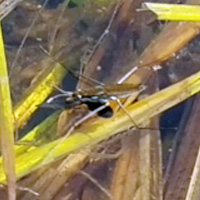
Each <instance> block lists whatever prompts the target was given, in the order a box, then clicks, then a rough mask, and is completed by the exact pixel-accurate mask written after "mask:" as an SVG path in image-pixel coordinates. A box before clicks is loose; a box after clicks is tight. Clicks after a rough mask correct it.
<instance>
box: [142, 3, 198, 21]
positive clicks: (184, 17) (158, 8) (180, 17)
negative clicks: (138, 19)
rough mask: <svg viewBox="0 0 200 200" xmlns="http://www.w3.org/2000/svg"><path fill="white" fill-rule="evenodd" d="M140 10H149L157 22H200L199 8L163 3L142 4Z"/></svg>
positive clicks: (196, 6)
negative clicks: (156, 18)
mask: <svg viewBox="0 0 200 200" xmlns="http://www.w3.org/2000/svg"><path fill="white" fill-rule="evenodd" d="M142 9H145V10H150V11H152V12H153V13H154V14H156V15H157V17H158V19H159V20H167V21H193V22H194V21H200V6H198V5H184V4H181V5H180V4H165V3H147V2H146V3H143V4H142Z"/></svg>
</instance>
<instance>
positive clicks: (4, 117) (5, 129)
mask: <svg viewBox="0 0 200 200" xmlns="http://www.w3.org/2000/svg"><path fill="white" fill-rule="evenodd" d="M0 125H1V126H0V134H1V137H0V139H1V152H2V156H3V167H4V170H5V174H6V179H7V183H8V196H9V200H14V199H16V192H15V188H16V181H15V152H14V119H13V113H12V103H11V96H10V88H9V79H8V71H7V64H6V57H5V51H4V43H3V37H2V30H1V27H0Z"/></svg>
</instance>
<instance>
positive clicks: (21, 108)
mask: <svg viewBox="0 0 200 200" xmlns="http://www.w3.org/2000/svg"><path fill="white" fill-rule="evenodd" d="M51 64H52V63H51ZM65 74H66V69H65V68H64V67H63V66H61V65H60V64H59V63H57V64H54V65H53V66H49V69H48V70H46V71H45V73H44V74H42V75H41V76H40V77H39V78H38V80H37V81H36V82H35V83H34V85H32V86H31V87H30V89H29V90H28V91H27V92H26V94H25V97H24V98H23V99H22V100H21V102H19V103H18V104H17V105H16V106H15V108H14V117H15V121H16V129H17V128H19V127H22V126H23V125H24V124H25V123H26V122H27V120H28V119H29V118H30V117H31V115H32V114H33V113H34V112H35V110H36V109H38V106H39V105H41V104H42V103H43V102H44V100H45V99H46V98H47V97H48V96H49V95H50V94H51V93H52V91H53V90H54V89H55V85H58V84H59V83H60V82H61V81H62V79H63V78H64V76H65Z"/></svg>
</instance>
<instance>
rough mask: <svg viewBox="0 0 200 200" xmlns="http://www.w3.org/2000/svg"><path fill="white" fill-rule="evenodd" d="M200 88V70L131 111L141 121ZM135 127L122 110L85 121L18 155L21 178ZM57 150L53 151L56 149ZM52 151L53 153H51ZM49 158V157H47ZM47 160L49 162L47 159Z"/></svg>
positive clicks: (0, 178) (1, 179)
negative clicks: (105, 117) (82, 124)
mask: <svg viewBox="0 0 200 200" xmlns="http://www.w3.org/2000/svg"><path fill="white" fill-rule="evenodd" d="M199 91H200V72H198V73H196V74H194V75H192V76H190V77H189V78H187V79H185V80H183V81H181V82H179V83H177V84H174V85H172V86H170V87H168V88H166V89H164V90H162V91H160V92H158V93H156V94H154V95H152V96H149V97H147V98H145V99H143V100H141V101H139V102H137V103H135V104H133V105H131V106H128V107H127V111H128V112H129V113H130V115H131V116H132V117H133V118H134V119H135V120H136V122H137V123H138V124H140V123H142V122H145V121H146V120H148V119H150V118H151V117H153V116H155V115H157V114H159V113H161V112H164V111H166V110H167V109H169V108H171V107H172V106H175V105H177V104H179V103H180V102H182V101H184V100H185V99H187V98H189V97H191V96H192V95H194V94H196V93H198V92H199ZM132 127H133V123H132V121H131V120H130V119H129V117H128V116H127V115H125V114H124V113H123V111H120V112H118V113H116V115H115V116H114V117H113V118H111V119H97V120H96V121H95V122H93V123H92V124H91V123H90V128H88V126H87V124H86V123H85V124H84V126H82V127H81V129H78V130H75V131H74V132H73V135H71V136H70V137H68V138H66V139H64V140H63V139H62V138H60V139H58V140H55V141H53V142H51V143H49V144H46V145H44V146H41V147H35V148H34V149H32V150H30V151H29V152H27V153H24V154H22V155H20V156H18V157H17V158H16V173H17V178H20V177H22V176H24V175H27V174H29V173H30V172H32V171H33V170H35V169H38V168H40V167H42V166H43V165H46V164H49V163H51V162H53V161H55V160H57V159H59V158H61V157H63V156H66V155H69V154H70V153H71V152H73V151H75V150H79V149H81V148H86V147H90V146H91V147H92V146H93V145H95V144H98V143H99V142H102V141H104V140H106V139H108V138H109V137H112V136H114V135H117V134H119V133H121V132H123V131H125V130H128V129H130V128H132ZM52 149H53V151H52ZM49 152H51V153H50V154H49ZM46 157H48V160H45V158H46ZM44 160H45V163H44V162H43V161H44ZM0 182H1V183H5V174H4V173H3V168H2V165H1V166H0Z"/></svg>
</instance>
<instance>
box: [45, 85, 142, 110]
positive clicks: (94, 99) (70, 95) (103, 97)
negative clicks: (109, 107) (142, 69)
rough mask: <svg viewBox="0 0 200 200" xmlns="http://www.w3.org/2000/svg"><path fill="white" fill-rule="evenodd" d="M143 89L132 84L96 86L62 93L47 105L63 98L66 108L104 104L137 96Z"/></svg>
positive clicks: (49, 100) (52, 98)
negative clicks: (83, 104)
mask: <svg viewBox="0 0 200 200" xmlns="http://www.w3.org/2000/svg"><path fill="white" fill-rule="evenodd" d="M144 89H145V87H144V86H135V85H132V84H113V85H107V86H97V87H94V88H88V89H84V90H78V91H75V92H69V91H63V90H61V92H62V94H58V95H56V96H54V97H51V98H50V99H48V101H47V103H53V102H54V100H56V99H59V98H63V97H64V99H65V103H66V106H65V107H67V108H69V107H73V106H75V105H79V104H82V103H85V104H87V105H88V104H89V103H93V104H100V105H103V104H106V103H107V102H108V101H109V100H113V101H116V100H117V99H121V98H127V97H129V96H131V95H133V96H137V95H138V94H139V93H140V92H141V91H143V90H144Z"/></svg>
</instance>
